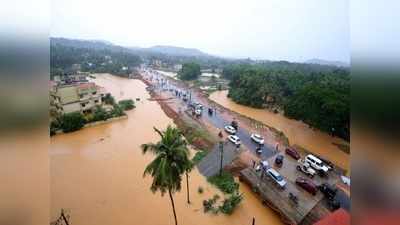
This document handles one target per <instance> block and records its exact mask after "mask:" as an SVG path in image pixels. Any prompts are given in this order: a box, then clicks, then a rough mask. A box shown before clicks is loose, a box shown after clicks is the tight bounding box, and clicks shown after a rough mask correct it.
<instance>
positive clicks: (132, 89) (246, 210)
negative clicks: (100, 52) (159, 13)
mask: <svg viewBox="0 0 400 225" xmlns="http://www.w3.org/2000/svg"><path fill="white" fill-rule="evenodd" d="M96 77H97V78H96V79H94V81H95V82H96V83H97V84H99V85H102V86H104V87H106V89H107V90H108V91H110V92H111V93H112V94H113V95H114V96H115V97H116V99H117V100H120V99H124V98H132V99H136V98H140V101H139V102H136V105H137V107H136V108H135V109H133V110H131V111H128V116H129V118H128V119H125V120H120V121H115V122H112V123H109V124H103V125H99V126H95V127H89V128H85V129H83V130H80V131H77V132H73V133H69V134H62V135H56V136H54V137H52V138H51V140H50V141H51V149H50V171H51V174H50V177H51V186H50V189H51V212H50V213H51V220H52V221H54V220H56V219H57V218H58V216H59V214H60V210H61V208H64V209H65V211H66V213H67V214H69V215H70V224H73V225H90V224H93V225H94V224H96V225H110V224H118V225H128V224H129V225H132V224H141V225H165V224H173V223H174V221H173V214H172V210H171V205H170V200H169V197H168V195H167V194H166V195H165V196H164V197H162V196H161V195H160V194H159V193H156V194H153V193H152V192H151V191H150V189H149V187H150V185H151V178H150V177H145V178H143V170H144V168H145V166H146V165H147V164H148V163H149V162H150V161H151V160H152V158H153V157H154V156H153V155H151V154H147V155H142V153H141V150H140V145H141V144H142V143H147V142H155V141H157V140H158V136H157V134H156V133H155V132H154V131H153V126H155V127H157V128H161V129H163V128H165V127H166V126H167V125H168V124H172V121H171V119H169V118H168V117H167V116H166V115H165V114H164V112H163V111H162V109H161V108H160V106H159V105H158V103H157V102H155V101H148V100H147V99H148V98H149V97H150V96H149V94H148V93H147V92H146V90H145V87H146V86H145V84H143V83H142V82H141V81H139V80H128V79H125V78H119V77H115V76H111V75H107V74H99V75H96ZM199 186H201V187H203V188H204V193H203V194H199V193H198V192H197V189H198V187H199ZM240 191H241V192H243V193H244V201H243V202H242V203H241V204H240V205H239V207H238V208H237V209H236V211H235V212H234V213H233V214H232V215H230V216H226V215H223V214H219V215H211V214H205V213H204V212H203V207H202V201H203V200H204V199H208V198H211V197H212V196H213V195H214V194H215V193H219V192H218V190H216V189H215V188H214V187H213V186H211V185H210V184H208V183H207V181H206V179H205V178H204V177H203V176H201V175H200V174H199V173H198V171H197V170H194V171H193V172H191V174H190V196H191V201H192V204H190V205H188V204H187V203H186V183H182V190H181V192H179V193H176V194H175V195H174V196H175V205H176V210H177V216H178V222H179V224H184V225H208V224H210V225H211V224H215V225H216V224H218V225H243V224H251V221H252V218H253V217H255V218H256V224H258V225H261V224H264V225H277V224H282V223H281V221H280V220H279V217H278V216H277V215H276V214H275V213H274V212H273V211H272V210H271V209H269V208H266V207H264V206H262V204H261V202H260V201H259V200H257V199H256V196H255V195H254V194H253V193H252V192H251V190H250V189H249V188H248V187H247V186H244V185H241V187H240ZM219 194H220V195H221V196H222V194H221V193H219Z"/></svg>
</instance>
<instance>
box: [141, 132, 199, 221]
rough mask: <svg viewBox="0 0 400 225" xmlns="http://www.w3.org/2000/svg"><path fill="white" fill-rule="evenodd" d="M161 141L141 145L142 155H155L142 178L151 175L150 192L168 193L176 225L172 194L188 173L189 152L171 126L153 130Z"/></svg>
mask: <svg viewBox="0 0 400 225" xmlns="http://www.w3.org/2000/svg"><path fill="white" fill-rule="evenodd" d="M154 130H155V132H157V133H158V134H159V135H160V137H161V140H160V141H158V142H157V143H155V144H154V143H148V144H143V145H142V146H141V147H142V151H143V154H145V153H147V152H148V151H150V152H152V153H154V154H155V155H156V157H155V159H154V160H153V161H152V162H151V163H150V164H149V165H147V167H146V169H145V171H144V174H143V176H146V175H151V176H152V177H153V182H152V184H151V187H150V190H151V191H153V192H156V191H160V192H161V195H164V194H165V193H166V192H168V194H169V197H170V200H171V205H172V210H173V213H174V219H175V225H177V224H178V220H177V216H176V210H175V203H174V198H173V195H172V194H173V193H174V192H176V191H180V190H181V181H182V174H183V173H185V172H187V171H188V168H189V164H190V163H191V162H190V160H189V150H188V148H187V143H186V141H185V140H184V139H183V135H182V133H181V132H180V131H179V130H178V129H177V128H173V127H172V126H170V125H169V126H168V127H167V129H166V130H165V131H160V130H158V129H157V128H154Z"/></svg>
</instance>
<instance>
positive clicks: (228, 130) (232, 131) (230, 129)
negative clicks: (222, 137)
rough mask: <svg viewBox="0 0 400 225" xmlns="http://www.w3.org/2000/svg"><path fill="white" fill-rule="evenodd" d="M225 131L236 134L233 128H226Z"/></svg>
mask: <svg viewBox="0 0 400 225" xmlns="http://www.w3.org/2000/svg"><path fill="white" fill-rule="evenodd" d="M225 131H226V132H227V133H229V134H236V129H235V128H233V127H232V126H225Z"/></svg>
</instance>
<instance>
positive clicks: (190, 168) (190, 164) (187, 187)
mask: <svg viewBox="0 0 400 225" xmlns="http://www.w3.org/2000/svg"><path fill="white" fill-rule="evenodd" d="M185 166H186V167H185V175H186V191H187V203H188V204H190V197H189V172H190V171H192V169H193V166H194V163H193V161H192V160H189V161H188V163H186V164H185Z"/></svg>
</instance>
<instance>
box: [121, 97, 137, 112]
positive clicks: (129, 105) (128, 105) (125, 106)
mask: <svg viewBox="0 0 400 225" xmlns="http://www.w3.org/2000/svg"><path fill="white" fill-rule="evenodd" d="M118 105H120V106H121V108H122V110H131V109H134V108H135V102H133V100H132V99H125V100H121V101H119V102H118Z"/></svg>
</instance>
